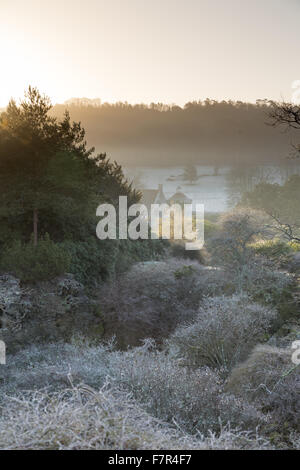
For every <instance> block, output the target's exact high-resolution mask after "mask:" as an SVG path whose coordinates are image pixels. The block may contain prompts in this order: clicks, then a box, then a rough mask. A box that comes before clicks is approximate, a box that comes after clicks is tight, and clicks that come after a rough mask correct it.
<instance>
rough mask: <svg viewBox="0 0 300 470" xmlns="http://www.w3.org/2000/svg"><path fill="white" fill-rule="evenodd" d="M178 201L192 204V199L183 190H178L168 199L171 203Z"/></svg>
mask: <svg viewBox="0 0 300 470" xmlns="http://www.w3.org/2000/svg"><path fill="white" fill-rule="evenodd" d="M176 202H177V203H179V204H192V200H191V199H190V198H189V197H187V196H186V195H185V194H184V193H182V192H181V191H177V192H176V193H175V194H173V196H171V197H170V199H168V203H169V204H171V203H173V204H174V203H176Z"/></svg>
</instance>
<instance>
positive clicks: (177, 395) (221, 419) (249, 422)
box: [111, 342, 260, 436]
mask: <svg viewBox="0 0 300 470" xmlns="http://www.w3.org/2000/svg"><path fill="white" fill-rule="evenodd" d="M111 367H112V370H113V371H114V380H115V383H117V384H118V386H123V388H124V389H125V390H126V391H130V392H131V393H132V394H133V396H134V397H136V399H137V400H138V401H139V402H140V403H143V404H144V406H145V407H146V409H147V411H148V412H149V413H150V414H151V415H154V416H156V417H159V418H160V419H163V420H164V421H167V422H169V423H174V424H175V423H176V425H177V426H179V427H180V428H181V429H183V430H185V431H186V432H189V433H195V432H201V433H204V434H205V435H206V436H207V434H208V432H209V431H214V432H219V431H220V426H221V425H226V424H227V423H228V422H230V424H231V425H232V426H234V427H236V426H242V427H243V429H255V427H256V426H257V425H258V424H259V422H260V416H259V414H258V413H257V411H256V409H255V407H253V406H251V405H248V404H247V403H246V402H245V401H242V400H239V399H236V398H235V397H233V396H232V395H230V394H228V393H224V390H223V381H222V379H221V378H220V376H219V374H218V373H217V372H216V371H212V370H211V369H209V368H208V367H202V368H200V369H197V370H190V369H189V368H187V367H184V366H182V365H181V364H180V361H178V360H176V359H174V358H172V357H170V356H169V355H167V354H165V353H164V352H159V351H157V350H155V349H154V348H153V347H151V342H150V343H149V342H146V344H145V345H144V346H143V347H140V348H135V349H134V350H131V351H128V352H126V353H120V352H115V353H112V355H111Z"/></svg>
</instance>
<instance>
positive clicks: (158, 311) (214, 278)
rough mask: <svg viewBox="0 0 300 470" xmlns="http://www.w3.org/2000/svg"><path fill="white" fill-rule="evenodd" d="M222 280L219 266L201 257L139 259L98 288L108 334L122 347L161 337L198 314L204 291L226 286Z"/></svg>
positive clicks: (209, 292)
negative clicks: (205, 263)
mask: <svg viewBox="0 0 300 470" xmlns="http://www.w3.org/2000/svg"><path fill="white" fill-rule="evenodd" d="M223 285H224V279H223V278H222V275H221V273H220V272H219V271H218V270H217V269H207V268H204V267H202V266H201V265H199V264H198V263H196V262H192V261H189V262H187V260H178V259H176V260H174V259H170V260H168V261H167V262H146V263H138V264H136V265H135V266H134V267H133V268H132V269H131V270H130V271H129V272H128V273H126V274H125V275H123V276H122V277H121V278H119V279H117V280H116V281H115V282H112V283H111V284H110V285H105V286H103V288H102V289H101V291H100V292H99V305H100V308H101V311H102V312H103V317H104V319H105V331H106V337H109V336H111V335H114V334H115V335H116V338H117V342H118V345H119V346H120V347H123V348H127V346H128V345H130V346H138V345H140V344H141V340H142V339H144V338H147V337H152V338H155V339H156V340H161V339H163V338H165V337H167V336H168V335H169V334H170V332H172V331H173V330H174V328H175V327H176V326H177V325H178V324H179V323H182V322H184V321H187V320H189V319H192V318H193V317H194V316H195V314H196V312H197V309H198V306H199V302H200V300H201V299H202V298H203V296H205V295H212V294H214V293H215V292H216V291H218V292H220V291H222V289H223Z"/></svg>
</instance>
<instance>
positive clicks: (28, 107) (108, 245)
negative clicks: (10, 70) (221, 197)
mask: <svg viewBox="0 0 300 470" xmlns="http://www.w3.org/2000/svg"><path fill="white" fill-rule="evenodd" d="M51 108H52V105H51V103H50V101H49V99H48V98H47V97H44V96H42V95H41V94H40V93H39V91H38V90H37V89H35V88H31V87H29V89H28V92H27V93H26V95H25V99H24V100H23V101H22V102H21V103H20V105H17V104H16V102H15V101H13V100H12V101H11V102H10V103H9V106H8V107H7V109H6V111H5V112H3V113H2V114H1V115H0V185H1V186H0V187H1V189H0V271H3V272H10V273H12V274H14V275H16V276H17V277H19V278H20V279H21V280H23V281H34V280H37V279H38V280H42V279H49V278H51V277H54V276H57V275H59V274H61V273H64V272H71V273H73V274H74V275H75V276H76V277H77V278H78V279H79V280H81V281H83V282H85V283H90V282H98V281H99V280H101V279H106V278H108V277H109V276H111V275H114V274H115V273H116V272H117V271H119V270H123V269H126V268H127V267H128V265H129V264H130V263H132V262H133V261H134V260H140V259H149V258H151V257H152V256H155V252H156V249H158V250H159V249H160V247H159V246H158V245H159V244H155V243H151V241H149V243H148V241H146V243H142V242H141V243H133V242H131V241H130V240H128V241H127V240H122V241H118V240H103V241H102V240H101V241H100V240H98V239H97V238H96V225H97V222H98V218H97V217H96V209H97V206H98V205H99V204H101V203H103V202H109V203H112V204H114V205H115V206H117V205H118V200H119V196H120V195H124V196H127V197H128V204H129V205H130V204H131V203H133V202H137V201H138V200H139V198H140V194H139V192H137V191H136V190H135V189H134V188H132V186H131V185H130V184H129V183H128V182H127V180H126V179H125V178H124V175H123V171H122V167H121V166H120V165H119V164H117V163H116V162H111V161H110V160H109V158H108V157H107V156H106V154H105V153H99V154H96V153H95V152H94V149H93V148H88V147H87V142H86V140H85V130H84V128H83V127H82V126H81V124H80V123H79V122H76V121H71V118H70V114H69V113H68V111H65V112H64V113H63V116H62V117H61V118H60V119H57V118H56V117H53V116H50V114H49V112H50V111H51Z"/></svg>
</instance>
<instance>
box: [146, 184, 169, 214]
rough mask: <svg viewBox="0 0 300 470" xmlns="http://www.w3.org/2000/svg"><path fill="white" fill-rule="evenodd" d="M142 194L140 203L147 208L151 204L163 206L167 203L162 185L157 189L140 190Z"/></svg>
mask: <svg viewBox="0 0 300 470" xmlns="http://www.w3.org/2000/svg"><path fill="white" fill-rule="evenodd" d="M142 193H143V195H142V198H141V201H140V203H141V204H145V206H147V207H148V208H149V207H150V206H151V204H164V203H166V202H167V199H166V197H165V195H164V192H163V186H162V184H159V186H158V189H142Z"/></svg>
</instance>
